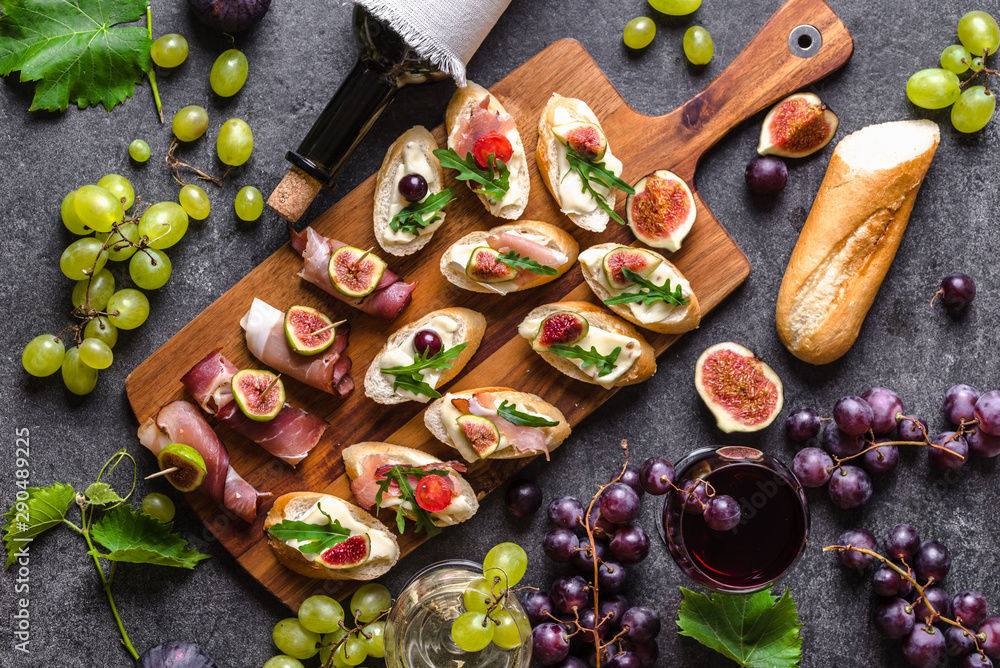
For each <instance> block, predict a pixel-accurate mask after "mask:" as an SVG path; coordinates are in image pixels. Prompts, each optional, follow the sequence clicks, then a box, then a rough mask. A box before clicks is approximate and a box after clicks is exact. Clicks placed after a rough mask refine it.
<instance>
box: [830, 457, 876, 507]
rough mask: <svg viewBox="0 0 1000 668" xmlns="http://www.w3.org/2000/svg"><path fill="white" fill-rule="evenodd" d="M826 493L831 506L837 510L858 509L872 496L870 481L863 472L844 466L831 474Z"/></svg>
mask: <svg viewBox="0 0 1000 668" xmlns="http://www.w3.org/2000/svg"><path fill="white" fill-rule="evenodd" d="M827 492H828V493H829V494H830V500H831V501H833V505H835V506H837V507H838V508H843V509H844V510H850V509H852V508H860V507H861V506H863V505H865V504H866V503H868V499H870V498H871V496H872V481H871V478H869V477H868V474H867V473H865V472H864V470H862V469H859V468H858V467H857V466H850V465H844V466H841V467H840V468H839V469H837V470H836V471H834V472H833V475H832V476H831V477H830V485H829V486H828V487H827Z"/></svg>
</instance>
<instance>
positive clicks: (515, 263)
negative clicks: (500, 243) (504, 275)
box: [497, 250, 559, 276]
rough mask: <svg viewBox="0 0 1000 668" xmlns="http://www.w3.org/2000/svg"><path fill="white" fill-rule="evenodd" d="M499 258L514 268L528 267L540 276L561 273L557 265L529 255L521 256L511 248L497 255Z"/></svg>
mask: <svg viewBox="0 0 1000 668" xmlns="http://www.w3.org/2000/svg"><path fill="white" fill-rule="evenodd" d="M497 259H498V260H500V261H501V262H503V263H504V264H505V265H507V266H508V267H513V268H514V269H527V270H528V271H530V272H531V273H532V274H538V275H539V276H555V275H556V274H558V273H559V270H558V269H556V268H555V267H550V266H548V265H547V264H542V263H541V262H536V261H534V260H532V259H531V258H528V257H521V256H520V255H518V254H517V251H515V250H509V251H507V252H506V253H501V254H500V255H497Z"/></svg>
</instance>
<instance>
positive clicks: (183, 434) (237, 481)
mask: <svg viewBox="0 0 1000 668" xmlns="http://www.w3.org/2000/svg"><path fill="white" fill-rule="evenodd" d="M138 436H139V442H140V443H142V444H143V445H144V446H145V447H146V448H147V449H148V450H149V451H150V452H152V453H153V455H159V454H160V450H162V449H163V448H165V447H166V446H168V445H170V444H171V443H183V444H185V445H189V446H191V447H192V448H194V449H195V450H197V451H198V454H200V455H201V457H202V459H204V460H205V469H206V473H205V480H204V481H203V482H202V484H201V487H200V488H199V489H201V490H203V491H204V492H205V493H206V494H208V495H209V496H210V497H212V499H213V500H214V501H216V503H221V504H222V505H223V506H225V507H226V508H228V509H229V510H231V511H232V512H234V513H236V515H238V516H239V517H240V518H241V519H243V520H245V521H247V522H250V523H253V521H254V519H255V518H256V517H257V502H258V500H259V497H260V492H258V491H257V490H256V489H254V488H253V486H252V485H250V483H248V482H247V481H246V480H244V479H243V478H241V477H240V474H239V473H237V472H236V470H235V469H234V468H233V467H232V466H230V465H229V453H228V452H227V451H226V446H224V445H223V444H222V441H220V440H219V437H218V436H216V434H215V432H214V431H212V428H211V427H210V426H209V425H208V422H206V421H205V418H204V417H202V415H201V412H200V411H199V410H198V409H197V408H196V407H195V405H194V404H192V403H191V402H189V401H174V402H172V403H169V404H167V405H166V406H164V407H162V408H161V409H160V410H159V411H157V413H156V415H155V416H153V417H151V418H147V419H146V421H145V422H143V423H142V424H141V425H140V426H139V432H138Z"/></svg>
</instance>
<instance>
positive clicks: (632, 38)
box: [622, 16, 656, 49]
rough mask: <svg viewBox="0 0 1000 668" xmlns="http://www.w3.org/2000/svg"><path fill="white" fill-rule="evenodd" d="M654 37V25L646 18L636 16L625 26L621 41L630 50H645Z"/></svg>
mask: <svg viewBox="0 0 1000 668" xmlns="http://www.w3.org/2000/svg"><path fill="white" fill-rule="evenodd" d="M654 37H656V24H655V23H653V20H652V19H651V18H649V17H648V16H637V17H636V18H634V19H632V20H631V21H629V22H628V24H627V25H626V26H625V33H624V34H623V35H622V39H623V40H624V41H625V46H627V47H628V48H630V49H645V48H646V47H647V46H649V44H650V42H652V41H653V38H654Z"/></svg>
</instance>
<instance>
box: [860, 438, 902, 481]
mask: <svg viewBox="0 0 1000 668" xmlns="http://www.w3.org/2000/svg"><path fill="white" fill-rule="evenodd" d="M898 464H899V448H897V447H896V446H895V445H880V446H878V447H877V448H873V449H872V450H869V451H868V452H866V453H865V454H863V455H861V466H862V467H863V468H864V469H865V470H866V471H868V472H869V473H871V474H872V475H885V474H886V473H891V472H892V471H894V470H895V469H896V465H898Z"/></svg>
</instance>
